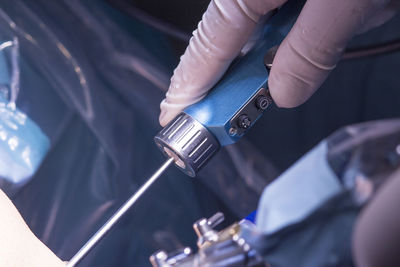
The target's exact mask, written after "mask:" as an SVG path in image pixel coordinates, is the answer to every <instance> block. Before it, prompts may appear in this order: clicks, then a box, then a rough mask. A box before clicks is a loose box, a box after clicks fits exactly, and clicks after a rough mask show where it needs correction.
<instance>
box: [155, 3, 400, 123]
mask: <svg viewBox="0 0 400 267" xmlns="http://www.w3.org/2000/svg"><path fill="white" fill-rule="evenodd" d="M291 1H296V0H291ZM284 2H286V0H214V1H212V2H211V3H210V5H209V7H208V9H207V11H206V12H205V13H204V15H203V19H202V21H201V22H200V23H199V25H198V28H197V30H196V31H195V32H194V33H193V37H192V38H191V40H190V43H189V46H188V47H187V49H186V51H185V53H184V55H183V56H182V57H181V61H180V63H179V65H178V67H177V68H176V69H175V71H174V75H173V77H172V78H171V84H170V87H169V90H168V92H167V94H166V98H165V99H164V100H163V101H162V102H161V115H160V124H161V125H162V126H165V125H166V124H167V123H168V122H169V121H170V120H171V119H173V118H174V117H175V116H176V115H177V114H178V113H179V112H180V111H182V110H183V109H184V108H185V107H187V106H189V105H191V104H193V103H196V102H197V101H199V100H200V99H202V98H203V97H204V96H205V95H206V94H207V92H208V90H210V88H211V87H212V86H213V85H214V84H215V83H216V82H217V81H218V80H219V79H220V78H221V76H222V75H223V74H224V72H225V71H226V69H227V68H228V66H229V64H230V63H231V61H232V60H233V59H234V58H235V57H236V56H237V55H238V54H239V52H240V51H241V49H242V48H243V47H244V45H245V44H246V42H247V41H248V39H249V37H250V35H251V34H252V32H253V31H254V29H255V27H256V25H257V23H259V21H260V20H261V18H262V17H263V16H264V15H266V14H267V13H268V12H269V11H271V10H273V9H275V8H277V7H279V6H280V5H282V4H284ZM399 2H400V1H397V0H392V1H390V0H335V1H332V0H308V1H307V2H306V4H305V6H304V8H303V10H302V12H301V14H300V16H299V18H298V20H297V22H296V23H295V25H294V26H293V28H292V30H291V31H290V33H289V34H288V36H287V37H286V39H285V40H284V41H283V42H282V44H281V45H280V47H279V49H278V52H277V54H276V56H275V59H274V62H273V67H272V69H271V74H270V77H269V80H268V85H269V89H270V92H271V95H272V98H273V99H274V101H275V103H276V104H277V105H278V106H280V107H295V106H298V105H300V104H302V103H303V102H305V101H306V100H307V99H308V98H309V97H310V96H311V95H312V94H313V93H314V92H315V91H316V89H318V88H319V87H320V85H321V84H322V83H323V81H324V80H325V79H326V77H327V75H328V74H329V72H330V71H331V70H332V69H334V68H335V66H336V63H337V62H338V60H339V59H340V56H341V54H342V53H343V51H344V50H345V47H346V44H347V43H348V41H349V40H350V38H351V37H352V36H353V35H355V34H356V33H360V32H363V31H366V30H368V29H370V28H372V27H376V26H378V25H380V24H382V23H384V22H386V21H387V20H389V19H390V18H391V17H393V16H394V15H395V14H396V11H397V9H398V6H399Z"/></svg>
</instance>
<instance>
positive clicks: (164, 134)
mask: <svg viewBox="0 0 400 267" xmlns="http://www.w3.org/2000/svg"><path fill="white" fill-rule="evenodd" d="M154 141H155V142H156V144H157V146H158V147H159V148H160V149H161V151H162V152H163V153H164V154H165V155H167V156H168V157H172V158H174V159H175V164H176V165H177V166H178V167H179V168H180V169H181V170H182V171H183V172H185V173H186V174H187V175H189V176H191V177H194V176H196V173H197V172H198V171H199V170H200V168H201V167H203V166H204V164H205V163H206V162H207V161H208V160H209V159H210V158H211V157H212V156H213V155H214V154H215V153H216V152H217V151H218V149H219V147H220V146H219V143H218V141H217V139H216V138H215V137H214V136H213V134H212V133H210V132H209V131H208V130H207V128H205V127H204V126H203V125H202V124H201V123H199V122H198V121H197V120H195V119H194V118H192V117H191V116H189V115H187V114H186V113H181V114H179V115H178V116H177V117H176V118H175V119H174V120H172V121H171V122H170V123H169V124H168V125H167V126H165V127H164V129H162V130H161V131H160V132H159V133H158V134H157V135H156V137H155V138H154Z"/></svg>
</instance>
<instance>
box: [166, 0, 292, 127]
mask: <svg viewBox="0 0 400 267" xmlns="http://www.w3.org/2000/svg"><path fill="white" fill-rule="evenodd" d="M285 1H286V0H234V1H232V0H214V1H212V2H211V3H210V5H209V7H208V9H207V11H206V12H205V13H204V15H203V19H202V21H201V22H200V23H199V25H198V28H197V30H196V31H194V33H193V37H192V38H191V40H190V43H189V46H188V47H187V49H186V51H185V53H184V54H183V56H182V57H181V61H180V63H179V65H178V67H177V68H176V69H175V71H174V75H173V77H172V78H171V84H170V87H169V89H168V92H167V94H166V98H165V99H164V100H163V101H162V103H161V115H160V124H161V125H162V126H165V125H166V124H167V123H168V122H169V121H170V120H171V119H173V118H174V117H175V116H176V115H177V114H178V113H179V112H180V111H182V110H183V109H184V108H185V107H186V106H189V105H191V104H193V103H195V102H197V101H199V100H200V99H202V98H203V97H204V96H205V95H206V93H207V92H208V90H210V88H211V87H212V86H213V85H214V84H215V83H216V82H217V81H218V80H219V79H220V78H221V76H222V75H223V74H224V72H225V71H226V69H227V68H228V66H229V64H230V63H231V62H232V60H233V59H234V58H235V57H236V56H237V55H238V54H239V52H240V50H241V49H242V47H243V46H244V44H245V43H246V41H247V39H248V38H249V36H250V35H251V33H252V31H253V30H254V28H255V26H256V24H257V22H258V21H259V19H260V17H261V16H262V15H264V14H266V13H268V11H270V10H272V9H275V8H276V7H278V6H280V5H281V4H283V3H284V2H285Z"/></svg>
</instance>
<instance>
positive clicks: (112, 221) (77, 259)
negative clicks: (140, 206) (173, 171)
mask: <svg viewBox="0 0 400 267" xmlns="http://www.w3.org/2000/svg"><path fill="white" fill-rule="evenodd" d="M172 162H174V159H173V158H169V159H168V160H167V161H165V162H164V164H163V165H162V166H161V167H160V168H159V169H158V170H157V171H156V172H155V173H154V174H153V175H152V176H151V177H150V178H149V179H148V180H147V181H146V182H145V183H144V184H143V185H142V186H141V187H140V188H139V189H138V190H137V191H136V192H135V193H134V194H133V195H132V196H131V197H130V198H129V199H128V200H127V201H126V202H125V203H124V204H123V205H122V206H121V207H120V208H119V209H118V211H117V212H116V213H114V215H113V216H112V217H111V218H110V219H109V220H108V221H107V222H106V223H105V224H104V225H103V226H102V227H101V228H100V229H99V230H98V231H97V232H96V233H95V234H94V235H93V236H92V237H91V238H90V239H89V240H88V241H87V242H86V244H85V245H84V246H83V247H82V248H81V249H80V250H79V251H78V252H77V253H76V254H75V255H74V256H73V257H72V258H71V260H70V261H69V262H68V264H67V267H73V266H75V265H76V264H78V263H79V262H80V261H81V260H82V259H83V258H84V257H85V256H86V255H87V254H88V253H89V252H90V251H91V250H92V249H93V248H94V247H95V246H96V245H97V243H98V242H99V241H100V240H101V239H102V238H103V237H104V236H105V235H106V234H107V233H108V232H109V231H110V230H111V228H112V227H113V226H114V225H115V224H116V223H117V222H118V221H119V219H121V217H122V216H124V214H125V213H126V212H127V211H128V210H129V209H130V208H131V207H132V206H133V204H135V203H136V201H137V200H138V199H139V198H140V197H141V196H142V195H143V194H144V193H145V192H146V191H147V189H149V187H150V186H151V185H152V184H153V183H154V182H155V181H156V180H157V178H158V177H160V176H161V174H163V173H164V171H165V170H166V169H167V168H168V167H169V165H171V164H172Z"/></svg>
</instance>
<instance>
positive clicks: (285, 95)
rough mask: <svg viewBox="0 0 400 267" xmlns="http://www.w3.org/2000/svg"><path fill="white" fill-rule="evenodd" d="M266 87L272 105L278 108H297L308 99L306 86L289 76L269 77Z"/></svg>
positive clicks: (308, 94) (299, 80)
mask: <svg viewBox="0 0 400 267" xmlns="http://www.w3.org/2000/svg"><path fill="white" fill-rule="evenodd" d="M268 87H269V91H270V94H271V97H272V99H273V100H274V103H275V104H276V105H277V106H278V107H280V108H294V107H297V106H299V105H301V104H303V103H304V102H306V101H307V99H308V98H309V97H310V95H311V94H312V93H310V92H308V91H309V90H307V88H308V84H306V83H305V82H304V81H302V80H301V79H298V78H296V77H294V76H291V75H280V74H279V75H271V76H270V78H269V80H268Z"/></svg>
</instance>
